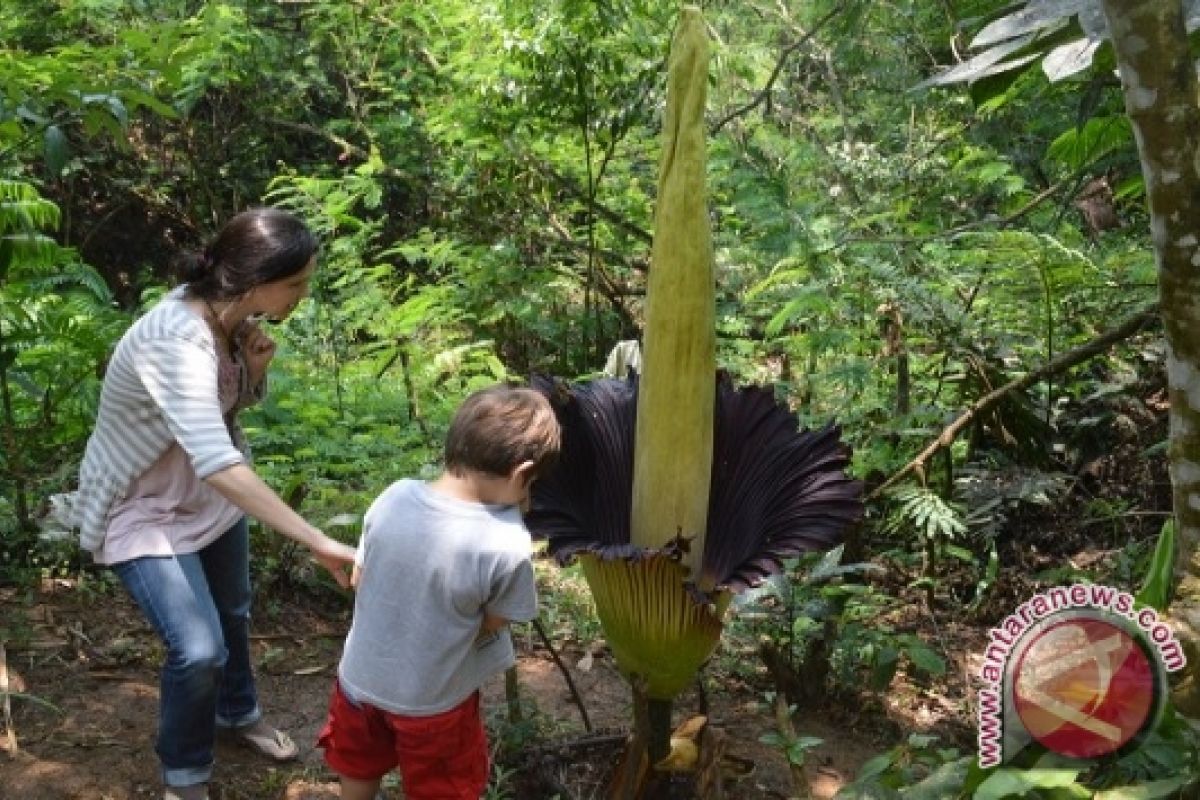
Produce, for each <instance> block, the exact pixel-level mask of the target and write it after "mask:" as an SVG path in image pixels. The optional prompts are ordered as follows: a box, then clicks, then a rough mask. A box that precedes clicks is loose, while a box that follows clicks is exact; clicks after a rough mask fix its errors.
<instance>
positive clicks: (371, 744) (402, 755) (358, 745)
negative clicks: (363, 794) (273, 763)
mask: <svg viewBox="0 0 1200 800" xmlns="http://www.w3.org/2000/svg"><path fill="white" fill-rule="evenodd" d="M317 747H323V748H324V749H325V763H327V764H328V765H329V766H330V767H331V768H332V769H333V771H334V772H336V773H338V774H339V775H344V776H346V777H347V778H355V779H357V780H364V781H369V780H375V779H376V778H380V777H382V776H383V775H385V774H386V773H387V772H388V771H390V770H391V769H393V768H394V767H399V768H400V777H401V778H402V779H403V781H404V796H405V797H406V798H409V800H479V797H480V795H482V794H483V791H484V789H485V788H486V786H487V778H488V748H487V733H486V732H485V731H484V729H483V721H482V720H481V719H480V716H479V692H475V693H474V694H472V695H471V696H470V697H468V698H467V699H466V700H464V701H463V702H462V703H459V704H458V705H457V706H455V707H454V708H452V709H450V710H449V711H443V712H442V713H440V714H434V715H433V716H429V717H410V716H403V715H401V714H393V713H390V712H388V711H382V710H380V709H378V708H375V707H374V706H372V705H369V704H367V703H362V704H355V703H353V702H351V701H350V699H349V698H347V697H346V695H345V694H344V693H343V692H342V687H341V685H340V683H339V682H338V681H336V680H335V681H334V682H333V695H332V696H331V697H330V698H329V718H328V719H327V720H326V722H325V727H324V729H323V730H322V731H321V735H320V736H319V737H318V738H317Z"/></svg>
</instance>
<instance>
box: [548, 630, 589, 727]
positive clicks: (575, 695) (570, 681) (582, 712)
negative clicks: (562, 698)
mask: <svg viewBox="0 0 1200 800" xmlns="http://www.w3.org/2000/svg"><path fill="white" fill-rule="evenodd" d="M533 629H534V630H535V631H537V632H538V636H539V637H541V640H542V644H544V645H545V646H546V649H547V650H549V651H550V657H551V658H553V659H554V663H555V664H556V665H557V666H558V671H559V672H561V673H562V675H563V679H564V680H566V682H567V688H568V689H569V690H570V691H571V699H573V700H574V701H575V705H576V706H578V707H579V716H580V717H582V718H583V729H584V730H586V731H587V732H588V733H591V732H592V721H591V720H590V719H589V718H588V713H587V708H586V707H585V706H584V705H583V697H582V696H581V695H580V694H579V689H577V688H576V687H575V679H574V678H572V677H571V671H570V670H569V669H567V665H566V664H564V663H563V662H562V659H561V658H559V657H558V653H557V652H556V651H555V650H554V645H553V644H551V643H550V637H549V636H547V635H546V629H545V628H543V627H542V621H541V620H539V619H535V620H534V621H533Z"/></svg>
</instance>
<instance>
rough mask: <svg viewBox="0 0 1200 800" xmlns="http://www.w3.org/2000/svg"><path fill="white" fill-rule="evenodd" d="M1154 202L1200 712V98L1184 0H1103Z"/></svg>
mask: <svg viewBox="0 0 1200 800" xmlns="http://www.w3.org/2000/svg"><path fill="white" fill-rule="evenodd" d="M1102 5H1103V7H1104V13H1105V15H1106V16H1107V18H1108V27H1109V30H1110V31H1111V32H1112V39H1113V47H1114V50H1115V53H1116V56H1117V63H1118V67H1119V69H1120V73H1121V86H1122V90H1123V92H1124V95H1125V110H1126V113H1127V114H1128V115H1129V118H1130V120H1131V121H1132V123H1133V128H1134V133H1135V136H1136V139H1137V144H1138V154H1139V156H1140V157H1141V162H1142V174H1143V176H1144V178H1145V182H1146V194H1147V197H1148V199H1149V204H1150V230H1151V238H1152V241H1153V245H1154V253H1155V258H1156V261H1157V263H1158V274H1159V296H1160V301H1161V302H1160V308H1161V313H1162V320H1163V326H1164V328H1165V331H1166V340H1167V382H1168V388H1169V392H1170V402H1171V416H1170V433H1169V436H1168V444H1169V449H1168V452H1169V458H1170V467H1171V482H1172V486H1173V505H1174V512H1175V523H1176V530H1177V531H1178V534H1179V539H1178V541H1179V544H1180V546H1179V555H1178V560H1177V561H1176V570H1175V572H1176V583H1177V589H1176V597H1175V601H1174V603H1173V605H1172V608H1171V616H1172V621H1173V624H1174V626H1175V631H1176V635H1177V636H1178V637H1179V639H1180V643H1181V644H1182V645H1183V647H1184V650H1185V652H1186V654H1187V660H1188V665H1187V670H1186V672H1185V673H1184V678H1183V680H1182V681H1181V682H1180V683H1179V685H1178V686H1177V687H1176V689H1175V691H1174V693H1173V699H1174V701H1175V705H1176V708H1177V709H1178V710H1179V711H1180V712H1182V713H1183V714H1185V715H1186V716H1188V717H1191V718H1193V719H1196V718H1200V689H1198V684H1200V681H1197V679H1196V678H1197V665H1200V552H1198V551H1197V545H1198V544H1200V302H1198V301H1197V299H1196V298H1198V297H1200V174H1198V172H1197V164H1196V158H1197V156H1198V155H1200V105H1198V102H1197V82H1196V73H1195V68H1194V67H1193V65H1192V57H1191V55H1190V54H1189V52H1188V40H1187V33H1186V30H1185V27H1184V17H1183V6H1182V2H1181V0H1155V2H1145V0H1102Z"/></svg>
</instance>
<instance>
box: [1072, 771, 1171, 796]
mask: <svg viewBox="0 0 1200 800" xmlns="http://www.w3.org/2000/svg"><path fill="white" fill-rule="evenodd" d="M1191 781H1192V778H1191V776H1187V775H1179V776H1176V777H1174V778H1164V779H1162V780H1158V781H1151V782H1150V783H1138V784H1134V785H1132V786H1118V787H1116V788H1115V789H1106V790H1104V791H1102V792H1096V794H1095V795H1093V797H1092V800H1156V798H1160V797H1171V796H1172V795H1174V794H1175V793H1176V792H1177V791H1179V790H1180V789H1182V788H1183V787H1185V786H1187V785H1188V784H1189V783H1191Z"/></svg>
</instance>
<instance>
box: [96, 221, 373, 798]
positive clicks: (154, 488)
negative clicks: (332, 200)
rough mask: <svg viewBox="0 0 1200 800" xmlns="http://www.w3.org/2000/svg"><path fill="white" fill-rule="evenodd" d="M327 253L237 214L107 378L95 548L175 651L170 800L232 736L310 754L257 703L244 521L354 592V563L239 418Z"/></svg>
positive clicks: (167, 674) (165, 709)
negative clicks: (258, 455)
mask: <svg viewBox="0 0 1200 800" xmlns="http://www.w3.org/2000/svg"><path fill="white" fill-rule="evenodd" d="M316 251H317V242H316V240H315V239H314V238H313V235H312V234H311V233H310V232H309V231H308V229H307V228H306V227H305V226H304V224H303V223H302V222H300V221H299V220H298V219H296V218H295V217H293V216H291V215H290V214H287V213H285V212H282V211H279V210H276V209H270V208H261V209H254V210H251V211H246V212H243V213H241V214H238V215H237V216H235V217H234V218H233V219H231V220H230V221H229V222H228V223H227V224H226V225H225V226H224V228H222V229H221V231H220V232H219V233H218V235H217V237H216V239H214V240H213V242H212V243H211V244H210V245H209V247H208V248H206V249H205V250H204V252H203V253H202V254H199V255H196V256H194V257H190V258H189V259H187V261H186V262H185V263H184V265H183V268H182V269H181V270H180V272H181V277H182V279H183V280H184V281H185V283H184V284H183V285H182V286H180V287H178V288H176V289H175V290H174V291H172V292H170V293H169V294H168V295H167V296H166V297H165V298H163V300H162V301H161V302H160V303H159V304H158V305H156V306H155V307H154V308H153V309H151V310H150V311H149V312H148V313H147V314H145V315H144V316H143V317H142V318H141V319H139V320H138V321H137V322H135V323H134V324H133V326H132V327H131V328H130V329H129V330H128V331H127V332H126V333H125V335H124V336H123V337H122V338H121V341H120V342H118V344H117V347H116V351H115V353H114V354H113V357H112V360H111V362H110V363H109V366H108V370H107V373H106V375H105V378H104V386H103V389H102V391H101V394H100V409H99V413H98V415H97V419H96V427H95V430H94V431H93V433H92V436H91V439H90V440H89V441H88V446H87V451H86V453H85V454H84V459H83V464H82V466H81V467H80V490H79V505H78V506H77V508H78V510H79V514H80V524H81V530H82V536H81V543H82V546H83V547H84V549H86V550H88V551H90V552H91V553H92V554H93V556H94V558H95V560H96V561H97V563H100V564H107V565H109V566H111V567H112V569H113V570H114V571H115V572H116V574H117V575H118V577H119V578H120V580H121V582H122V583H123V584H124V585H125V588H126V589H127V590H128V591H129V593H130V595H132V596H133V599H134V600H135V601H136V602H137V604H138V605H139V606H140V607H141V609H142V612H143V613H144V614H145V615H146V618H147V619H148V620H149V621H150V624H151V625H152V626H153V627H154V629H155V630H156V631H157V633H158V635H159V636H160V637H161V638H162V640H163V642H164V643H165V645H166V649H167V659H166V664H165V665H164V666H163V670H162V679H161V696H160V699H159V713H160V719H159V729H158V740H157V744H156V747H155V750H156V751H157V752H158V756H159V759H160V761H161V764H162V775H163V782H164V784H165V785H166V794H165V797H166V800H206V798H207V796H208V792H207V785H208V781H209V779H210V777H211V775H212V766H213V743H214V739H215V736H216V732H217V730H218V729H226V730H229V731H232V732H233V734H234V735H235V736H237V737H238V738H239V739H240V740H241V741H242V742H244V743H245V744H248V745H249V746H251V747H253V748H254V749H256V750H257V751H258V752H260V753H262V754H263V755H265V756H268V757H270V758H273V759H275V760H280V761H283V760H288V759H291V758H295V756H296V754H297V749H296V745H295V744H294V743H293V742H292V741H291V739H290V738H288V736H287V735H286V734H284V733H282V732H281V731H277V730H276V729H275V728H273V727H271V726H270V725H269V724H267V722H266V721H265V720H263V718H262V712H261V710H260V709H259V705H258V698H257V694H256V691H255V685H254V676H253V673H252V671H251V666H250V648H249V635H248V623H249V612H250V573H249V547H248V535H247V529H246V520H245V516H244V515H247V514H248V515H251V516H253V517H255V518H256V519H258V520H260V521H261V522H262V523H263V524H264V525H265V526H267V527H269V528H272V529H274V530H276V531H279V532H280V533H282V534H284V535H285V536H288V537H290V538H292V539H294V540H296V541H297V542H299V543H300V544H302V545H304V546H306V547H308V548H309V549H310V550H311V551H312V552H313V555H314V557H315V558H316V560H317V561H318V562H320V563H321V564H322V565H323V566H324V567H325V568H326V569H328V570H329V571H330V572H332V573H333V575H334V577H335V578H337V580H338V582H339V583H340V584H342V585H343V586H345V585H346V581H347V578H346V574H345V571H344V568H345V567H346V566H347V565H349V564H350V563H351V562H352V561H353V559H354V550H353V549H352V548H350V547H349V546H347V545H344V544H341V543H339V542H337V541H334V540H333V539H331V538H329V537H327V536H326V535H325V534H324V533H322V532H321V531H320V530H318V529H317V528H315V527H313V526H312V525H310V524H309V523H308V522H306V521H305V520H304V519H303V518H301V517H300V516H299V515H298V514H297V513H296V512H295V511H293V510H292V509H291V508H290V507H288V505H287V504H286V503H284V502H283V501H282V500H281V499H280V498H279V496H278V495H276V494H275V492H273V491H272V490H271V489H270V488H269V487H268V486H267V485H266V484H265V483H264V482H263V481H262V480H261V479H260V478H259V477H258V476H257V475H256V474H255V472H254V471H253V470H252V469H251V468H250V466H249V460H248V458H247V453H246V447H245V444H244V440H243V438H242V435H241V431H240V429H239V428H238V427H237V422H236V416H237V412H238V411H239V410H240V409H241V408H243V407H245V406H246V405H248V404H250V403H253V402H254V401H255V400H256V399H258V398H261V396H262V392H263V388H264V385H265V381H266V370H267V365H268V364H269V363H270V361H271V358H272V356H274V354H275V343H274V342H273V341H272V340H271V339H270V338H269V337H268V336H267V335H266V334H265V333H264V332H263V331H262V330H260V329H259V321H260V320H262V319H273V320H281V319H284V318H285V317H287V316H288V315H289V314H290V313H291V312H292V310H293V309H294V308H295V307H296V304H297V303H299V302H300V300H301V299H303V298H304V297H305V296H306V295H307V294H308V288H309V281H310V280H311V278H312V274H313V270H314V269H315V268H316Z"/></svg>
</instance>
